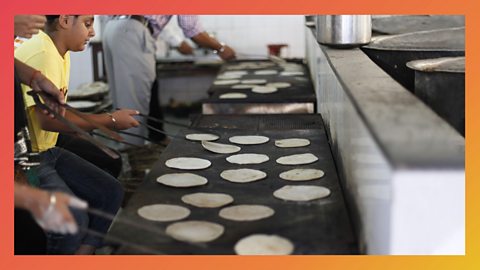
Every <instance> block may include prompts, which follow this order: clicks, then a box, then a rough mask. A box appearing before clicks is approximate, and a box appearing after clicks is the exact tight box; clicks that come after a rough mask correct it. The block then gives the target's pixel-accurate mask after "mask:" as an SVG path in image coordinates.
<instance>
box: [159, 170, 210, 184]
mask: <svg viewBox="0 0 480 270" xmlns="http://www.w3.org/2000/svg"><path fill="white" fill-rule="evenodd" d="M157 182H159V183H160V184H164V185H166V186H170V187H195V186H202V185H205V184H206V183H208V180H207V178H205V177H203V176H200V175H197V174H193V173H169V174H164V175H162V176H160V177H158V178H157Z"/></svg>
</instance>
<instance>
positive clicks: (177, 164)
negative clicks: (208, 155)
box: [165, 157, 212, 170]
mask: <svg viewBox="0 0 480 270" xmlns="http://www.w3.org/2000/svg"><path fill="white" fill-rule="evenodd" d="M165 165H166V166H167V167H169V168H174V169H180V170H200V169H205V168H208V167H210V165H212V163H211V162H210V161H208V160H206V159H203V158H194V157H178V158H171V159H169V160H167V161H166V162H165Z"/></svg>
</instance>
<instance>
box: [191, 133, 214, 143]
mask: <svg viewBox="0 0 480 270" xmlns="http://www.w3.org/2000/svg"><path fill="white" fill-rule="evenodd" d="M185 138H186V139H188V140H191V141H215V140H218V138H219V137H218V136H217V135H215V134H209V133H191V134H187V135H185Z"/></svg>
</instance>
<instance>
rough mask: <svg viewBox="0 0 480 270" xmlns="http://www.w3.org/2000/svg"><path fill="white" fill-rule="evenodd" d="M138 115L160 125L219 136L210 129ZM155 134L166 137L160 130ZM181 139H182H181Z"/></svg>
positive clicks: (153, 128)
mask: <svg viewBox="0 0 480 270" xmlns="http://www.w3.org/2000/svg"><path fill="white" fill-rule="evenodd" d="M138 115H139V116H141V117H143V118H145V119H147V120H151V121H153V122H157V123H162V124H169V125H173V126H178V127H183V128H187V129H189V130H193V131H199V132H209V133H211V134H214V135H217V136H219V137H220V135H219V134H217V133H215V132H213V131H212V130H211V129H201V128H193V127H191V126H190V125H186V124H182V123H178V122H173V121H169V120H165V119H158V118H155V117H152V116H149V115H146V114H143V113H139V114H138ZM146 126H147V128H150V129H152V130H153V131H157V130H158V129H157V128H155V127H152V126H150V125H146ZM157 132H159V133H162V134H165V135H168V134H166V133H165V132H164V131H162V130H158V131H157ZM168 136H170V135H168ZM172 137H178V136H172ZM182 139H183V137H182Z"/></svg>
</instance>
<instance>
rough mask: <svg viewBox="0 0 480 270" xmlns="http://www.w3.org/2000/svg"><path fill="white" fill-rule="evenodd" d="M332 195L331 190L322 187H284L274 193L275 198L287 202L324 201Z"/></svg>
mask: <svg viewBox="0 0 480 270" xmlns="http://www.w3.org/2000/svg"><path fill="white" fill-rule="evenodd" d="M329 195H330V189H328V188H326V187H321V186H308V185H302V186H300V185H297V186H289V185H287V186H284V187H282V188H280V189H277V190H275V192H273V196H274V197H275V198H278V199H282V200H286V201H299V202H303V201H311V200H317V199H322V198H325V197H328V196H329Z"/></svg>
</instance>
